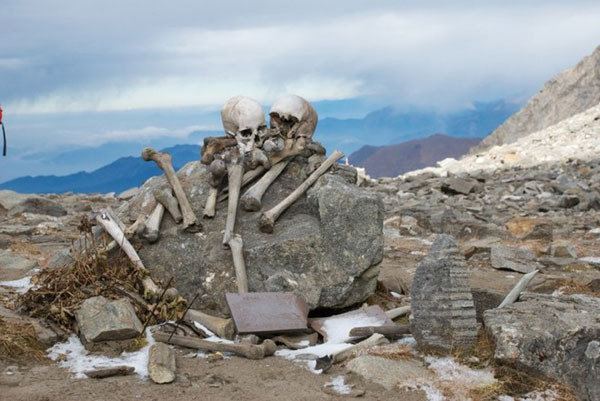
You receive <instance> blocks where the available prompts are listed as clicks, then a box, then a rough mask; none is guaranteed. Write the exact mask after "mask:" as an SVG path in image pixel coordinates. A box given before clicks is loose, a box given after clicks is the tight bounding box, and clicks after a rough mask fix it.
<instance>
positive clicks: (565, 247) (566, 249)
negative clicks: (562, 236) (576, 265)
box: [550, 241, 577, 259]
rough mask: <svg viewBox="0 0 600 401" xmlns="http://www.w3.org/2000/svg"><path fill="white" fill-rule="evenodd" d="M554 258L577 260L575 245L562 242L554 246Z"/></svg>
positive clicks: (551, 249) (552, 250)
mask: <svg viewBox="0 0 600 401" xmlns="http://www.w3.org/2000/svg"><path fill="white" fill-rule="evenodd" d="M550 252H551V254H552V256H554V257H556V258H572V259H577V251H576V250H575V247H574V246H573V244H571V243H570V242H568V241H561V242H556V243H554V244H552V247H551V248H550Z"/></svg>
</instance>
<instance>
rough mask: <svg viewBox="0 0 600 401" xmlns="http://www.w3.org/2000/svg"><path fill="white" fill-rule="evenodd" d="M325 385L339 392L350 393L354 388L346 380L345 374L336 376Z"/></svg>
mask: <svg viewBox="0 0 600 401" xmlns="http://www.w3.org/2000/svg"><path fill="white" fill-rule="evenodd" d="M325 387H331V388H332V389H333V391H335V392H336V393H338V394H350V393H351V392H352V388H350V386H349V385H347V384H346V382H345V381H344V376H336V377H334V378H333V379H332V380H331V381H330V382H329V383H326V384H325Z"/></svg>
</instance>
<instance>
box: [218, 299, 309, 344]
mask: <svg viewBox="0 0 600 401" xmlns="http://www.w3.org/2000/svg"><path fill="white" fill-rule="evenodd" d="M225 298H226V299H227V304H228V305H229V310H230V311H231V317H232V318H233V321H234V323H235V327H236V328H237V331H238V333H240V334H271V333H289V332H304V331H307V330H308V327H307V324H308V321H307V317H308V305H307V304H306V302H305V301H304V299H302V298H301V297H299V296H298V295H296V294H294V293H292V292H251V293H247V294H234V293H227V294H225Z"/></svg>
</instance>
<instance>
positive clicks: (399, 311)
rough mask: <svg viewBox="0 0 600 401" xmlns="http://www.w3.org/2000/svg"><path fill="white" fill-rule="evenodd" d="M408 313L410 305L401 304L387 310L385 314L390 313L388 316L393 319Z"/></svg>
mask: <svg viewBox="0 0 600 401" xmlns="http://www.w3.org/2000/svg"><path fill="white" fill-rule="evenodd" d="M407 313H410V305H404V306H399V307H397V308H394V309H390V310H389V311H386V312H385V314H386V315H388V317H389V318H390V319H392V320H394V319H396V318H399V317H400V316H404V315H406V314H407Z"/></svg>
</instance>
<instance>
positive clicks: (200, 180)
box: [119, 158, 383, 314]
mask: <svg viewBox="0 0 600 401" xmlns="http://www.w3.org/2000/svg"><path fill="white" fill-rule="evenodd" d="M306 167H307V162H306V159H303V158H296V160H295V161H294V162H291V163H290V164H289V165H288V166H287V167H286V169H285V170H284V171H283V173H282V174H281V175H280V176H279V177H278V178H277V180H276V181H275V183H274V184H273V185H272V186H271V187H270V188H269V189H268V190H267V192H266V194H265V196H264V198H263V208H262V210H263V211H265V210H268V209H270V208H271V207H273V206H275V205H276V204H277V203H279V202H280V201H281V200H282V199H284V198H285V197H286V196H287V195H288V194H289V193H290V192H292V191H293V190H294V189H295V188H296V187H297V186H298V185H299V184H300V183H301V182H302V181H304V180H305V179H306V177H307V176H308V172H307V171H306ZM177 174H178V177H179V179H180V180H181V183H182V186H183V188H184V190H185V192H186V193H187V194H188V198H189V200H190V203H191V205H192V208H193V210H194V212H195V213H196V216H198V217H201V216H202V210H203V208H204V204H205V201H206V197H207V194H208V190H209V185H208V182H209V179H208V178H209V177H208V172H207V169H206V168H205V167H204V166H203V165H202V164H200V163H199V162H191V163H188V164H187V165H185V166H184V167H183V168H182V169H181V170H180V171H179V172H178V173H177ZM355 179H356V177H355V170H353V169H348V168H345V167H343V166H339V167H336V169H335V171H334V172H332V173H328V174H326V175H324V176H323V177H321V178H320V179H319V180H318V181H317V183H316V184H315V185H314V186H313V187H312V188H311V189H310V190H309V191H308V193H307V195H306V196H303V197H302V198H300V199H299V200H298V201H296V202H295V203H294V204H293V205H292V206H291V207H290V208H289V209H288V210H287V211H285V212H284V213H283V214H282V215H281V217H280V218H279V220H278V221H277V222H276V224H275V230H274V232H273V233H272V234H265V233H262V232H260V231H259V228H258V227H259V225H258V219H259V216H260V212H246V211H244V210H241V209H239V210H238V215H237V221H236V226H235V232H236V233H238V234H240V235H241V236H242V238H243V241H244V258H245V261H246V269H247V273H248V284H249V289H250V291H252V292H257V291H268V292H274V291H294V292H296V293H298V294H300V295H302V296H303V297H304V298H305V299H306V301H307V303H308V305H309V307H310V308H311V309H315V308H318V307H325V308H343V307H347V306H350V305H353V304H356V303H358V302H361V301H363V300H365V299H366V298H367V297H368V296H369V295H371V294H372V293H373V292H374V290H375V286H376V281H377V275H378V272H379V268H378V264H379V263H380V262H381V260H382V258H383V229H382V227H383V204H382V202H381V200H380V199H379V197H378V196H377V195H376V194H374V193H372V192H369V191H367V190H365V189H362V188H359V187H357V186H356V185H355ZM163 185H166V180H165V177H164V176H159V177H153V178H151V179H150V180H148V181H147V182H146V183H145V184H144V185H143V186H142V187H141V188H140V191H139V193H138V194H137V195H136V196H135V197H134V198H133V199H132V200H131V201H130V202H129V203H128V204H127V205H126V206H125V207H123V208H122V209H120V210H119V213H120V214H122V217H123V218H125V216H129V218H130V219H135V218H136V217H137V214H138V213H139V212H140V211H149V210H150V209H151V208H152V207H153V206H152V204H153V201H152V196H151V194H152V190H153V189H154V188H157V187H160V186H163ZM242 193H243V191H242ZM226 213H227V201H223V202H220V203H218V204H217V212H216V216H215V217H214V218H213V219H210V220H206V219H205V220H202V224H203V226H204V228H203V230H202V232H201V233H197V234H189V233H184V232H182V230H181V228H180V226H178V225H176V224H175V223H174V221H173V219H172V218H171V217H170V216H168V215H167V214H165V217H164V218H163V222H162V226H161V231H160V238H159V240H158V242H156V243H155V244H144V245H143V247H142V248H141V250H140V251H139V254H140V257H141V259H142V261H143V262H144V263H145V265H146V267H147V268H148V269H149V270H151V272H152V273H153V275H155V276H158V277H159V278H161V279H162V280H164V281H166V280H168V279H169V277H171V276H172V277H174V278H175V286H176V287H177V288H178V289H179V291H180V292H181V293H182V294H183V295H184V296H186V297H188V299H189V298H191V297H193V296H194V294H196V293H197V292H200V294H201V296H200V297H199V298H198V301H196V303H195V304H194V307H195V308H198V309H202V310H205V311H212V312H215V313H219V314H227V313H228V309H227V306H226V302H225V297H224V294H225V293H226V292H237V287H236V282H235V273H234V268H233V262H232V257H231V252H230V251H229V249H227V248H224V247H223V245H222V244H221V242H222V238H223V230H224V229H225V219H226Z"/></svg>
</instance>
